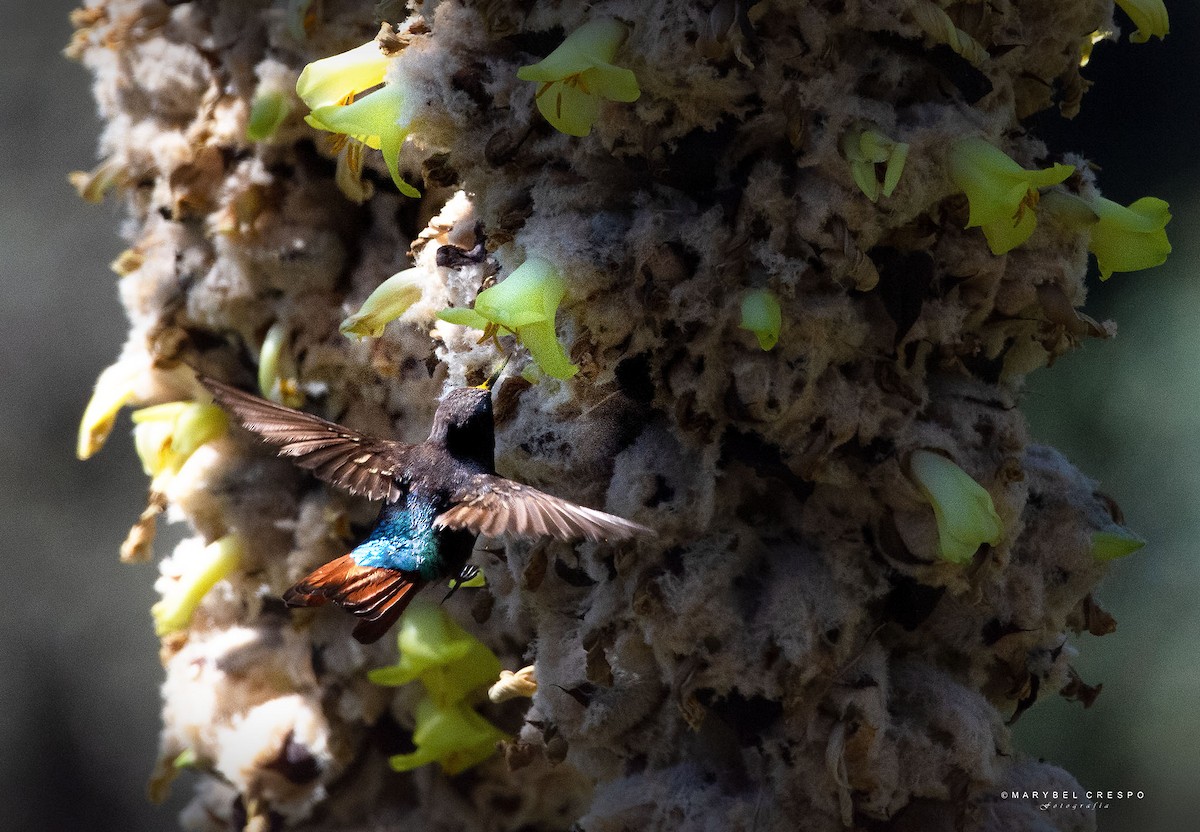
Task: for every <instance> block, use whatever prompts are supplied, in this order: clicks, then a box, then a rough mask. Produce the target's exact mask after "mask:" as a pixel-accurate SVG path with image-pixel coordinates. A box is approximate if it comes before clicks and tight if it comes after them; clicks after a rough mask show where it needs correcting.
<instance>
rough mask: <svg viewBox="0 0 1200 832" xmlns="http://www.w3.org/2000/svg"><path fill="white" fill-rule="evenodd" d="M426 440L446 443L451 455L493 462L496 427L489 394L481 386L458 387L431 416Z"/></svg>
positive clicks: (491, 466) (492, 465)
mask: <svg viewBox="0 0 1200 832" xmlns="http://www.w3.org/2000/svg"><path fill="white" fill-rule="evenodd" d="M429 441H430V442H438V443H440V444H442V445H444V446H445V448H446V450H448V451H449V452H450V453H451V455H453V456H456V457H460V458H464V459H471V460H475V461H477V462H482V463H484V464H485V465H486V466H487V467H488V469H489V470H490V469H491V468H493V467H494V465H495V453H496V429H495V425H494V423H493V421H492V393H491V391H490V390H487V389H484V388H482V387H460V388H458V389H457V390H452V391H450V395H448V396H446V398H444V399H442V403H441V404H440V405H438V409H437V413H435V414H434V415H433V429H432V430H431V431H430V432H429Z"/></svg>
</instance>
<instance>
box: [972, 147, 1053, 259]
mask: <svg viewBox="0 0 1200 832" xmlns="http://www.w3.org/2000/svg"><path fill="white" fill-rule="evenodd" d="M1074 171H1075V167H1074V166H1073V165H1062V164H1055V165H1054V166H1053V167H1050V168H1047V169H1046V170H1026V169H1025V168H1023V167H1021V166H1020V165H1018V164H1017V163H1016V162H1015V161H1013V160H1012V159H1011V158H1009V157H1008V155H1007V154H1005V153H1004V152H1003V151H1001V150H999V149H997V148H995V147H993V146H992V145H990V144H988V143H987V142H985V141H984V140H983V139H979V138H967V139H962V140H960V141H958V142H956V143H955V144H954V146H953V147H952V148H951V149H950V176H951V178H952V179H953V180H954V183H955V184H956V185H958V187H959V188H960V189H961V190H962V191H963V193H965V194H966V195H967V201H968V203H969V204H970V209H971V214H970V217H969V218H968V220H967V228H975V227H980V228H982V229H983V234H984V236H985V237H986V238H987V242H988V247H989V248H990V249H991V251H992V253H993V254H1004V253H1005V252H1007V251H1011V250H1012V249H1014V248H1016V247H1017V246H1019V245H1021V244H1022V243H1024V242H1025V241H1026V240H1028V239H1029V236H1030V235H1031V234H1033V229H1034V228H1035V227H1036V226H1037V217H1036V214H1035V209H1036V208H1037V204H1038V199H1039V191H1038V188H1045V187H1049V186H1050V185H1057V184H1058V183H1059V182H1062V181H1063V180H1064V179H1066V178H1067V177H1068V176H1070V175H1071V174H1072V173H1074Z"/></svg>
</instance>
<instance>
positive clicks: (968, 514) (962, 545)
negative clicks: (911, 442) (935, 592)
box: [909, 450, 1004, 564]
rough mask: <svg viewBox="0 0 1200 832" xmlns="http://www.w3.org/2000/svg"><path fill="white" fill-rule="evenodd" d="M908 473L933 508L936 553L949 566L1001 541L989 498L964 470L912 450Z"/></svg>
mask: <svg viewBox="0 0 1200 832" xmlns="http://www.w3.org/2000/svg"><path fill="white" fill-rule="evenodd" d="M909 465H910V470H911V471H912V474H913V478H914V480H915V481H916V484H917V487H918V488H919V489H920V490H921V493H922V494H924V495H925V498H926V499H927V500H929V502H930V504H931V505H932V506H933V514H934V517H935V518H936V519H937V528H938V554H939V555H940V556H941V557H942V559H943V560H948V561H950V562H951V563H960V564H961V563H967V562H968V561H970V560H971V558H972V557H973V556H974V555H975V552H976V551H977V550H978V549H979V547H980V546H981V545H982V544H984V543H990V544H992V545H993V546H994V545H995V544H997V543H999V542H1000V538H1001V536H1002V535H1003V533H1004V526H1003V524H1002V523H1001V522H1000V516H999V515H998V514H996V507H995V505H994V504H993V503H992V497H991V495H990V494H988V493H987V491H986V490H985V489H984V487H983V486H981V485H980V484H979V483H977V482H975V480H973V479H971V477H970V476H969V475H968V474H967V472H966V471H964V470H963V469H961V468H959V467H958V466H957V465H955V464H954V463H953V462H951V461H950V460H949V459H947V458H946V457H944V456H942V455H941V454H938V453H934V452H933V451H926V450H918V451H914V452H913V455H912V458H911V460H910V463H909Z"/></svg>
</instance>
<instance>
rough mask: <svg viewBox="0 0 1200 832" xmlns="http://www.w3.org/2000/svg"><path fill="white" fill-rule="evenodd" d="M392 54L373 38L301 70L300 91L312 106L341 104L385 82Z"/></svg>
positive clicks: (302, 96) (298, 81) (298, 93)
mask: <svg viewBox="0 0 1200 832" xmlns="http://www.w3.org/2000/svg"><path fill="white" fill-rule="evenodd" d="M387 65H388V58H387V56H386V55H384V54H383V52H382V51H380V49H379V44H378V43H376V42H375V41H374V40H369V41H367V42H366V43H364V44H363V45H362V46H356V47H355V48H354V49H351V50H350V51H348V52H342V53H341V54H338V55H332V56H330V57H328V58H322V59H321V60H319V61H313V62H312V63H311V64H308V65H307V66H305V67H304V69H303V70H302V71H301V72H300V78H299V79H297V81H296V94H297V95H299V96H300V98H301V99H303V101H304V103H305V104H307V105H308V106H309V109H313V110H315V109H317V108H318V107H325V106H329V105H334V104H341V103H342V102H343V101H345V100H346V98H347V97H349V98H351V99H353V98H354V97H355V96H357V95H359V94H361V93H363V92H365V91H366V90H369V89H371V88H372V87H377V86H379V85H380V84H382V83H383V76H384V73H385V72H386V71H387Z"/></svg>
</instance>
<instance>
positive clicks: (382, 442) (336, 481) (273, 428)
mask: <svg viewBox="0 0 1200 832" xmlns="http://www.w3.org/2000/svg"><path fill="white" fill-rule="evenodd" d="M197 378H199V380H200V383H201V384H203V385H204V386H205V387H207V388H208V391H209V392H210V393H212V395H213V398H214V399H216V400H217V402H218V403H220V404H221V406H222V407H224V408H226V409H227V410H229V411H230V412H232V413H233V415H234V416H235V417H237V420H238V421H239V422H240V423H241V424H242V426H243V427H244V428H246V429H247V430H250V431H253V432H254V433H257V434H258V435H259V436H260V437H262V439H263V441H265V442H269V443H271V444H272V445H279V446H280V448H279V455H280V456H289V457H293V459H294V461H295V463H296V464H297V465H299V466H300V467H301V468H306V469H308V470H309V471H312V472H313V474H314V475H315V476H316V477H318V478H319V479H322V480H324V481H325V482H328V483H331V484H333V485H336V486H338V487H339V488H344V489H346V490H347V491H349V492H350V493H351V494H359V495H361V496H363V497H366V498H367V499H370V500H382V499H385V498H386V499H388V500H398V499H400V497H401V492H400V488H399V486H398V485H397V484H396V473H397V471H396V466H397V460H398V459H399V458H400V457H401V456H402V455H403V454H404V452H405V451H406V450H407V449H408V447H409V446H408V445H405V444H403V443H401V442H393V441H391V440H388V439H380V438H378V437H374V436H368V435H366V434H365V433H359V432H358V431H355V430H351V429H350V428H345V427H342V426H341V425H338V424H335V423H334V422H329V421H326V420H325V419H322V418H320V417H318V416H313V415H312V414H311V413H303V412H301V411H299V410H293V409H292V408H290V407H284V406H283V405H281V404H275V403H274V402H269V401H267V400H266V399H263V398H260V397H258V396H255V395H253V394H251V393H246V392H243V391H241V390H238V389H237V388H236V387H230V386H229V385H228V384H223V383H221V382H219V381H216V380H215V379H211V378H208V377H207V376H197Z"/></svg>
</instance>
